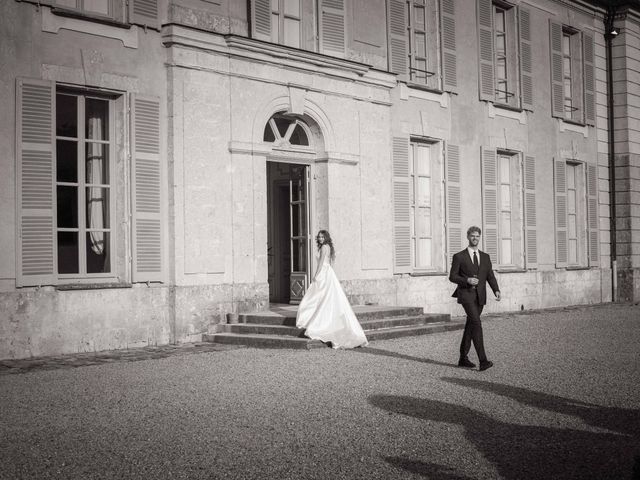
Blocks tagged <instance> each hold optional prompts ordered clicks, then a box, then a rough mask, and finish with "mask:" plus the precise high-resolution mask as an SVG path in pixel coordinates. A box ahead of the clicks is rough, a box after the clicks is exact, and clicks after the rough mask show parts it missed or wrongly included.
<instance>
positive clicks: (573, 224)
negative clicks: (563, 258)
mask: <svg viewBox="0 0 640 480" xmlns="http://www.w3.org/2000/svg"><path fill="white" fill-rule="evenodd" d="M567 220H568V221H567V226H568V229H569V230H568V234H569V238H576V237H577V231H578V228H577V223H578V222H577V221H576V216H575V215H569V217H568V219H567Z"/></svg>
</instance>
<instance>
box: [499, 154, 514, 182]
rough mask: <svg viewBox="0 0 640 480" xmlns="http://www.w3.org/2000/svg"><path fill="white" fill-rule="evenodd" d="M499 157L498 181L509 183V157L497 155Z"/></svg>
mask: <svg viewBox="0 0 640 480" xmlns="http://www.w3.org/2000/svg"><path fill="white" fill-rule="evenodd" d="M498 158H499V159H500V181H501V182H502V183H509V181H510V180H511V169H510V167H511V164H510V162H509V160H510V159H509V157H498Z"/></svg>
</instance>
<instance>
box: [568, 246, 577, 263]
mask: <svg viewBox="0 0 640 480" xmlns="http://www.w3.org/2000/svg"><path fill="white" fill-rule="evenodd" d="M569 263H571V264H574V265H575V264H576V263H578V241H577V240H569Z"/></svg>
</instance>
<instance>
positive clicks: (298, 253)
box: [291, 238, 307, 272]
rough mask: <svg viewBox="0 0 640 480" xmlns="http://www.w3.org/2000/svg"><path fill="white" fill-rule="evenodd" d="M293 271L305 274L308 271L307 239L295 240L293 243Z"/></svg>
mask: <svg viewBox="0 0 640 480" xmlns="http://www.w3.org/2000/svg"><path fill="white" fill-rule="evenodd" d="M291 256H292V258H291V260H292V265H291V267H292V270H293V271H294V272H304V271H306V270H307V240H306V239H305V238H295V239H293V241H292V242H291Z"/></svg>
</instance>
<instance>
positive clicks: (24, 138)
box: [16, 79, 57, 287]
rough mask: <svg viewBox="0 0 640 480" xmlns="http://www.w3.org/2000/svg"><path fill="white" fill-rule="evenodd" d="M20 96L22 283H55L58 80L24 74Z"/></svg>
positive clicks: (19, 276) (19, 246) (19, 281)
mask: <svg viewBox="0 0 640 480" xmlns="http://www.w3.org/2000/svg"><path fill="white" fill-rule="evenodd" d="M16 93H17V102H16V112H17V118H16V134H17V142H16V144H17V177H18V178H17V181H18V185H17V191H18V192H17V193H18V199H17V201H18V205H17V207H18V208H17V211H18V225H17V228H18V242H17V249H18V251H17V258H16V262H17V272H16V273H17V274H16V277H17V278H16V283H17V285H18V286H19V287H26V286H36V285H51V284H53V283H54V281H55V279H56V273H57V265H56V256H55V254H54V245H55V223H54V212H55V200H54V199H55V196H54V191H55V190H54V181H55V140H54V132H55V130H54V127H55V85H54V84H53V82H49V81H44V80H32V79H18V81H17V88H16Z"/></svg>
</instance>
